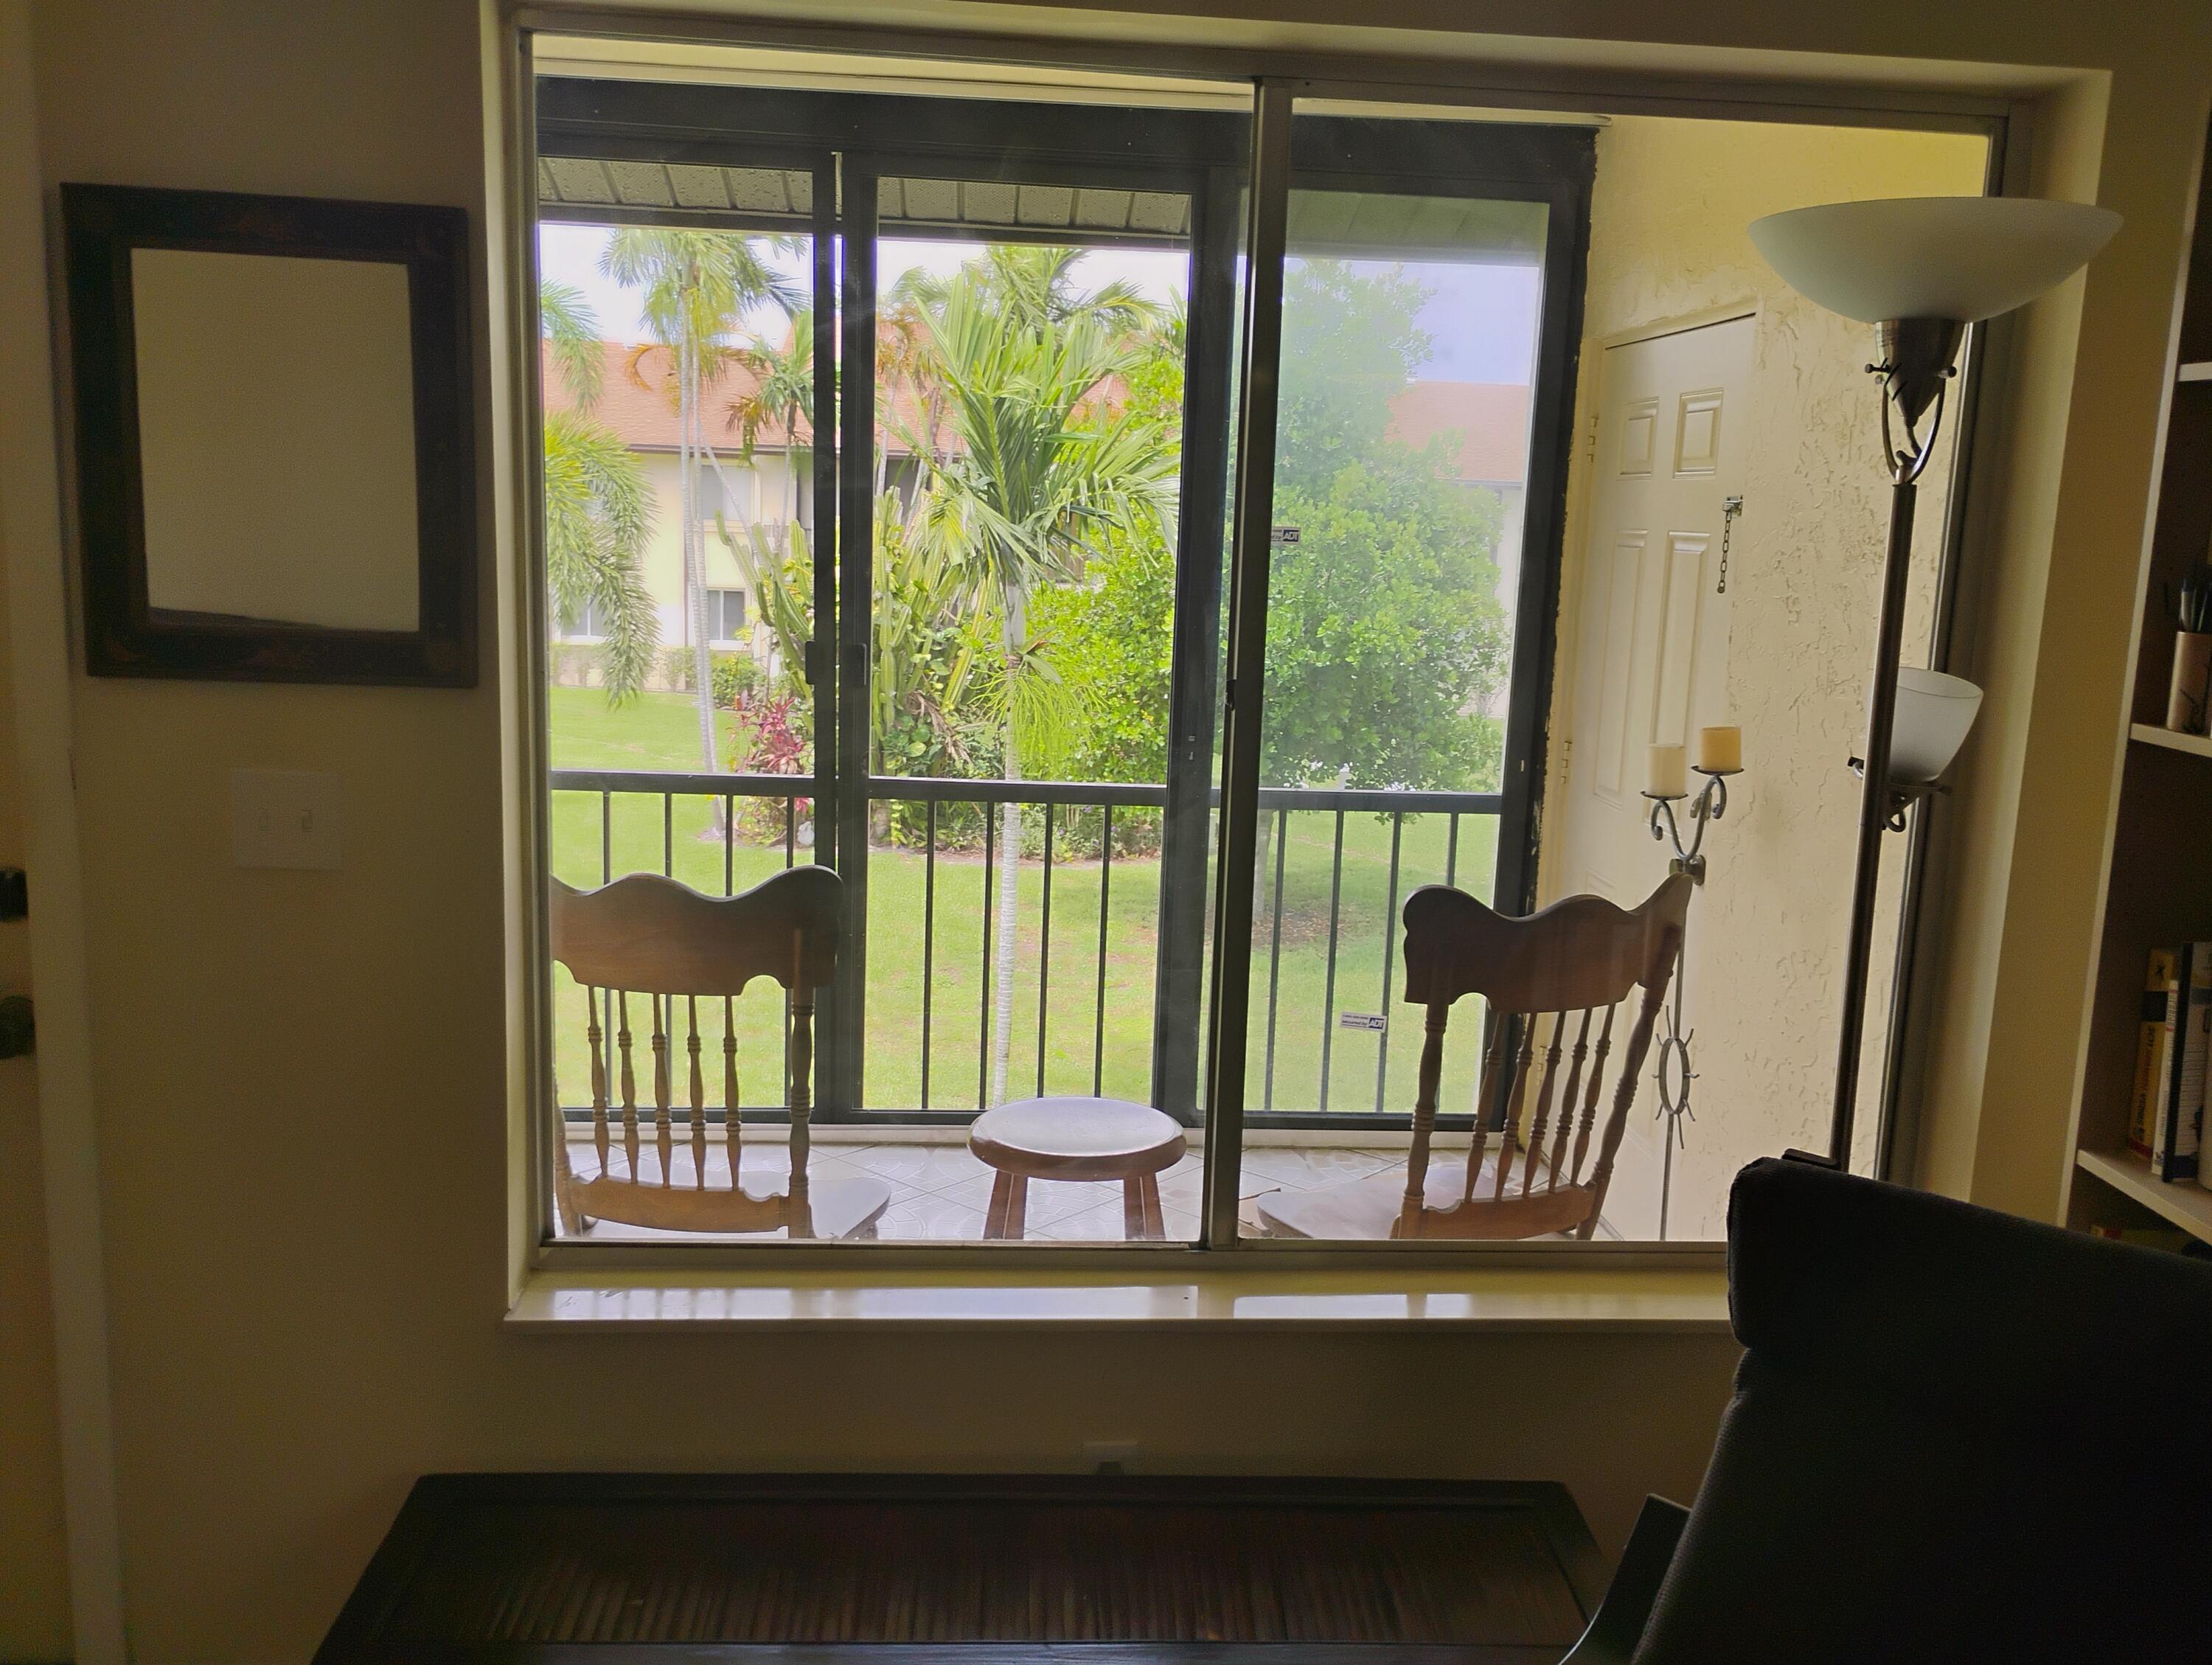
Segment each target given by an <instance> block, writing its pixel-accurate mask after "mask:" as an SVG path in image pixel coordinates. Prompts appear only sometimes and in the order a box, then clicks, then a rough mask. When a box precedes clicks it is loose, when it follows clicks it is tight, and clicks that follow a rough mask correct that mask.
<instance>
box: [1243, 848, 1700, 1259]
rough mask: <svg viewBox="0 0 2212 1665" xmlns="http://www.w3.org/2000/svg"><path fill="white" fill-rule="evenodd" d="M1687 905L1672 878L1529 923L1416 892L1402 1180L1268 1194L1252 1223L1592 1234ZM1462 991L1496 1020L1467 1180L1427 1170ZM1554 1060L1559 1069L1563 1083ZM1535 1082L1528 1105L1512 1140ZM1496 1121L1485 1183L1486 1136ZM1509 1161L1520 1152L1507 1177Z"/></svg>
mask: <svg viewBox="0 0 2212 1665" xmlns="http://www.w3.org/2000/svg"><path fill="white" fill-rule="evenodd" d="M1689 905H1690V881H1689V879H1688V878H1686V876H1684V875H1682V874H1680V873H1676V874H1673V875H1671V876H1669V877H1668V878H1667V879H1666V880H1665V881H1664V882H1663V883H1662V884H1660V886H1659V888H1658V889H1657V890H1654V891H1653V892H1652V893H1651V895H1650V896H1649V897H1648V898H1646V899H1645V901H1644V904H1643V906H1641V907H1640V908H1636V909H1635V910H1634V911H1633V912H1628V911H1624V910H1623V909H1621V908H1617V907H1615V906H1614V905H1613V903H1612V902H1607V900H1606V899H1605V898H1604V897H1602V896H1569V897H1567V898H1565V900H1564V901H1560V902H1553V904H1552V905H1551V906H1550V907H1549V908H1544V909H1542V910H1541V911H1540V912H1538V913H1534V914H1532V915H1529V916H1528V918H1526V919H1507V918H1505V917H1504V916H1503V915H1498V914H1494V913H1492V911H1491V910H1490V909H1489V908H1486V907H1484V906H1483V905H1482V903H1480V902H1477V901H1476V900H1475V899H1474V897H1473V896H1468V895H1467V894H1466V893H1465V892H1464V891H1461V890H1449V889H1447V888H1446V887H1445V886H1443V885H1441V884H1431V885H1428V886H1426V887H1425V888H1424V889H1421V890H1416V891H1414V892H1413V895H1412V896H1408V897H1407V899H1406V909H1405V915H1404V919H1405V926H1406V999H1407V1001H1409V1002H1411V1003H1413V1004H1414V1005H1419V1006H1427V1007H1428V1023H1427V1033H1426V1037H1425V1041H1424V1043H1423V1045H1422V1048H1421V1067H1420V1076H1419V1097H1417V1098H1416V1100H1415V1101H1414V1104H1413V1144H1412V1147H1411V1148H1410V1149H1409V1150H1408V1151H1407V1156H1406V1178H1405V1183H1404V1185H1403V1186H1402V1187H1401V1186H1399V1185H1398V1184H1397V1183H1396V1180H1395V1176H1391V1175H1387V1174H1385V1175H1377V1176H1375V1177H1373V1178H1371V1179H1366V1180H1362V1181H1359V1182H1357V1183H1356V1184H1352V1185H1342V1186H1333V1187H1330V1188H1327V1189H1325V1190H1319V1191H1307V1192H1272V1193H1269V1194H1267V1195H1265V1196H1262V1197H1261V1198H1260V1199H1258V1202H1257V1212H1258V1214H1259V1218H1260V1222H1261V1227H1262V1229H1263V1230H1265V1231H1268V1232H1271V1233H1273V1234H1274V1235H1277V1236H1282V1237H1330V1238H1341V1237H1354V1238H1374V1237H1439V1238H1447V1237H1488V1238H1498V1237H1543V1236H1545V1235H1547V1234H1549V1233H1553V1232H1565V1231H1572V1232H1574V1233H1576V1234H1577V1236H1579V1237H1585V1238H1587V1237H1589V1236H1590V1235H1591V1234H1592V1233H1593V1232H1595V1231H1596V1230H1597V1222H1598V1215H1599V1212H1600V1211H1601V1210H1602V1208H1603V1207H1604V1206H1605V1193H1606V1188H1607V1185H1608V1184H1610V1183H1611V1182H1612V1179H1613V1158H1614V1157H1615V1156H1616V1155H1617V1154H1618V1153H1619V1152H1620V1139H1621V1135H1622V1133H1625V1132H1626V1129H1627V1127H1628V1111H1629V1107H1630V1106H1631V1105H1632V1103H1634V1102H1635V1099H1636V1091H1637V1086H1638V1077H1639V1076H1640V1075H1641V1073H1643V1068H1644V1055H1645V1054H1646V1053H1647V1052H1648V1051H1649V1050H1650V1045H1651V1030H1652V1026H1653V1024H1654V1023H1655V1022H1656V1020H1657V1018H1658V1016H1659V1007H1660V1005H1661V1003H1662V1000H1664V999H1665V997H1666V993H1667V980H1668V977H1669V976H1670V975H1672V974H1673V972H1674V962H1675V960H1676V958H1677V957H1678V956H1679V955H1680V951H1681V945H1682V924H1683V919H1684V916H1685V915H1686V913H1687V911H1688V908H1689ZM1639 986H1640V987H1642V989H1643V995H1642V998H1641V999H1640V1000H1638V1002H1637V1006H1636V1011H1635V1015H1634V1017H1633V1018H1632V1020H1631V1026H1630V1029H1629V1034H1628V1041H1627V1046H1626V1050H1625V1051H1624V1052H1623V1054H1622V1055H1621V1059H1620V1074H1619V1076H1618V1078H1617V1079H1616V1081H1615V1084H1614V1086H1613V1102H1612V1107H1611V1109H1609V1110H1608V1111H1607V1115H1606V1118H1605V1123H1604V1127H1603V1128H1602V1130H1601V1131H1599V1132H1598V1137H1597V1151H1596V1156H1595V1161H1591V1160H1590V1142H1591V1134H1592V1132H1593V1130H1594V1129H1596V1128H1597V1110H1598V1100H1599V1097H1600V1095H1601V1093H1602V1092H1603V1091H1604V1079H1605V1066H1606V1061H1607V1057H1608V1056H1609V1055H1610V1054H1611V1053H1612V1051H1613V1023H1614V1016H1615V1012H1616V1010H1617V1008H1619V1007H1620V1005H1621V1003H1622V1002H1623V1001H1625V1000H1626V999H1627V998H1628V996H1629V994H1630V992H1631V991H1632V990H1634V989H1636V988H1637V987H1639ZM1462 994H1480V995H1482V996H1483V997H1484V998H1485V999H1486V1000H1488V1001H1489V1002H1490V1004H1491V1006H1492V1008H1493V1010H1495V1011H1496V1012H1497V1013H1498V1022H1497V1024H1495V1025H1494V1029H1493V1034H1492V1041H1491V1047H1490V1055H1489V1057H1488V1058H1487V1060H1485V1062H1484V1065H1483V1072H1482V1091H1481V1096H1480V1099H1479V1100H1478V1101H1477V1109H1476V1115H1475V1130H1474V1142H1473V1144H1472V1145H1470V1147H1469V1149H1468V1160H1467V1170H1466V1174H1465V1176H1464V1178H1463V1179H1462V1176H1458V1175H1455V1174H1450V1173H1446V1172H1441V1171H1440V1172H1438V1173H1437V1174H1434V1175H1431V1173H1430V1172H1429V1141H1430V1138H1431V1134H1432V1133H1434V1131H1435V1128H1436V1121H1437V1080H1438V1079H1439V1078H1440V1077H1441V1076H1442V1075H1443V1060H1444V1026H1445V1024H1446V1022H1447V1020H1448V1019H1449V1018H1450V1015H1451V1008H1452V1002H1453V1001H1455V1000H1458V999H1459V997H1460V996H1461V995H1462ZM1547 1018H1549V1020H1550V1021H1549V1023H1548V1024H1547V1022H1546V1019H1547ZM1516 1052H1517V1056H1516ZM1562 1056H1564V1057H1565V1058H1566V1060H1567V1070H1566V1077H1565V1082H1564V1084H1563V1083H1562V1082H1561V1080H1560V1074H1559V1061H1560V1059H1561V1058H1562ZM1508 1058H1514V1059H1515V1063H1516V1067H1515V1068H1514V1069H1513V1071H1512V1072H1511V1080H1512V1086H1511V1089H1510V1091H1508V1092H1507V1094H1506V1096H1505V1108H1504V1115H1503V1117H1502V1118H1501V1117H1500V1116H1499V1115H1498V1091H1499V1087H1498V1084H1499V1081H1500V1079H1501V1078H1503V1077H1504V1075H1505V1073H1506V1071H1505V1061H1506V1060H1507V1059H1508ZM1532 1082H1533V1089H1534V1090H1533V1097H1534V1110H1533V1112H1532V1113H1530V1115H1529V1116H1528V1139H1527V1142H1526V1144H1525V1145H1523V1144H1522V1118H1523V1112H1524V1110H1527V1109H1528V1106H1529V1103H1530V1100H1531V1096H1532V1095H1531V1089H1532ZM1555 1111H1556V1114H1557V1117H1558V1120H1557V1123H1556V1125H1555V1124H1554V1122H1553V1115H1554V1113H1555ZM1499 1121H1502V1124H1503V1125H1502V1127H1500V1128H1499V1131H1498V1134H1497V1137H1498V1141H1499V1142H1498V1151H1497V1155H1496V1158H1495V1161H1494V1164H1493V1165H1492V1168H1491V1169H1490V1170H1489V1174H1488V1182H1487V1183H1486V1184H1485V1183H1484V1179H1485V1169H1484V1163H1485V1159H1486V1157H1487V1156H1488V1154H1489V1152H1490V1144H1491V1139H1492V1124H1493V1123H1497V1122H1499ZM1547 1141H1548V1143H1547ZM1516 1152H1522V1153H1523V1159H1522V1161H1521V1162H1520V1164H1519V1166H1520V1170H1521V1171H1520V1176H1519V1178H1518V1180H1517V1181H1516V1180H1515V1178H1514V1176H1513V1170H1514V1167H1515V1165H1516V1164H1515V1157H1516ZM1586 1164H1587V1167H1588V1177H1587V1178H1585V1177H1584V1170H1585V1165H1586ZM1479 1193H1481V1194H1479Z"/></svg>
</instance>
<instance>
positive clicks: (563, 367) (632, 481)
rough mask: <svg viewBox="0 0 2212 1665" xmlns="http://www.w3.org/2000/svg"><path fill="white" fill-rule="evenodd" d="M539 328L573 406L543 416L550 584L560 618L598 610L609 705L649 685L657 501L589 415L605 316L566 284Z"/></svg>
mask: <svg viewBox="0 0 2212 1665" xmlns="http://www.w3.org/2000/svg"><path fill="white" fill-rule="evenodd" d="M538 319H539V328H540V330H541V331H543V333H544V338H545V340H546V342H547V343H549V344H550V347H551V349H552V353H553V362H554V364H555V366H556V368H557V369H558V370H559V371H560V373H561V379H562V382H563V384H565V385H566V386H567V387H568V393H569V397H570V398H573V399H574V401H575V409H574V410H556V411H553V412H550V414H549V415H548V416H546V418H545V478H544V489H545V580H546V586H547V589H548V592H549V595H550V603H551V612H552V615H553V617H556V618H559V617H564V616H565V617H575V616H576V615H577V614H579V613H580V612H582V611H584V609H585V608H586V606H587V605H589V606H592V607H594V608H595V609H596V610H597V611H598V613H599V619H600V622H601V632H602V635H603V636H604V639H605V647H604V649H603V657H602V661H601V665H600V675H601V679H602V680H603V681H604V682H605V685H606V690H607V700H608V702H609V703H611V704H620V703H621V702H623V701H625V700H628V699H629V698H631V697H632V696H635V694H636V693H637V692H638V690H640V689H641V688H642V687H643V686H644V684H645V678H646V677H647V674H648V673H649V672H650V671H651V670H652V668H653V654H654V653H655V652H656V651H657V650H658V648H659V645H660V626H659V617H657V615H656V614H655V613H654V611H653V598H652V596H651V594H650V593H649V592H647V589H646V587H645V582H644V580H643V579H642V578H641V576H640V574H639V572H638V560H639V556H640V555H641V553H642V551H643V550H644V547H645V539H646V534H647V532H649V531H651V529H652V526H653V497H652V494H651V493H650V492H649V491H648V490H647V488H646V483H645V475H644V471H642V470H641V468H640V467H639V466H638V461H637V458H636V455H635V453H632V452H631V451H630V449H629V447H627V446H625V445H623V442H622V441H620V440H618V439H617V438H616V437H615V435H614V434H612V433H611V432H610V431H609V430H608V429H607V428H605V426H604V425H603V424H601V423H599V422H593V421H592V420H591V418H590V416H588V414H586V413H587V412H588V411H589V410H590V409H591V407H592V404H593V403H594V402H595V401H596V400H597V399H598V398H599V392H600V371H601V366H600V350H601V349H600V345H599V320H598V319H596V318H594V317H593V316H592V309H591V307H589V306H587V305H586V303H585V301H584V298H583V296H582V295H580V293H578V292H577V290H576V289H574V288H573V287H571V286H570V285H568V284H566V283H547V284H545V285H544V288H543V289H541V290H540V292H539V296H538Z"/></svg>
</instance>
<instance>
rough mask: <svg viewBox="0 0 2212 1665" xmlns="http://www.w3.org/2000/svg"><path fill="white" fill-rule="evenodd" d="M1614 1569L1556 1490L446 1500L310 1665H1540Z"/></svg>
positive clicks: (393, 1549)
mask: <svg viewBox="0 0 2212 1665" xmlns="http://www.w3.org/2000/svg"><path fill="white" fill-rule="evenodd" d="M1604 1577H1605V1573H1604V1568H1603V1566H1602V1565H1601V1562H1600V1559H1599V1556H1598V1553H1597V1550H1596V1547H1595V1544H1594V1543H1593V1542H1592V1540H1591V1539H1590V1535H1589V1529H1588V1528H1587V1527H1586V1526H1584V1524H1583V1519H1582V1516H1581V1515H1580V1513H1579V1512H1578V1511H1577V1510H1576V1508H1575V1505H1574V1502H1573V1500H1572V1499H1571V1498H1570V1497H1569V1496H1568V1495H1567V1492H1566V1490H1565V1487H1563V1486H1558V1485H1554V1484H1550V1483H1547V1482H1510V1483H1490V1482H1474V1481H1393V1480H1247V1479H1210V1478H1188V1477H1185V1478H1175V1479H1152V1478H1144V1479H1139V1478H1135V1477H1122V1476H1063V1475H1052V1476H915V1475H788V1474H749V1475H635V1474H542V1475H532V1474H434V1475H429V1476H426V1477H425V1478H424V1479H422V1480H419V1481H417V1482H416V1486H415V1488H414V1490H413V1492H411V1493H410V1495H409V1497H408V1499H407V1502H406V1504H405V1505H404V1507H403V1508H402V1509H401V1510H400V1512H399V1516H398V1519H397V1520H396V1521H395V1522H393V1524H392V1529H391V1531H390V1532H389V1533H388V1534H386V1538H385V1540H384V1543H383V1545H382V1546H381V1547H380V1548H379V1549H378V1551H377V1553H376V1554H375V1556H374V1559H372V1560H371V1562H370V1563H369V1565H368V1571H366V1572H364V1573H363V1574H362V1579H361V1582H360V1583H359V1584H358V1585H357V1586H356V1589H355V1590H354V1593H353V1595H352V1596H351V1597H350V1598H349V1600H348V1601H347V1602H346V1605H345V1607H344V1609H343V1612H342V1613H340V1614H339V1616H338V1619H337V1623H336V1624H335V1625H334V1626H332V1627H331V1632H330V1635H329V1636H328V1637H327V1638H325V1640H324V1643H323V1645H322V1648H321V1650H319V1652H318V1653H317V1655H316V1661H317V1665H355V1662H371V1661H374V1662H378V1665H398V1662H400V1661H406V1662H410V1665H494V1662H498V1665H585V1662H586V1661H588V1662H589V1665H647V1662H670V1661H678V1660H692V1661H707V1660H713V1661H717V1662H732V1665H735V1662H742V1665H1017V1662H1022V1665H1027V1662H1052V1665H1287V1662H1289V1661H1291V1660H1296V1661H1298V1662H1311V1665H1504V1662H1516V1665H1528V1662H1536V1661H1545V1662H1549V1661H1555V1660H1557V1659H1558V1658H1559V1656H1560V1655H1561V1654H1562V1653H1564V1652H1565V1650H1566V1649H1567V1648H1568V1647H1569V1646H1570V1645H1571V1644H1572V1643H1573V1642H1574V1640H1575V1638H1577V1636H1578V1635H1579V1634H1580V1633H1581V1632H1582V1630H1583V1626H1584V1625H1585V1624H1586V1623H1587V1622H1588V1619H1589V1614H1590V1613H1592V1612H1593V1611H1594V1610H1595V1607H1596V1606H1597V1602H1598V1599H1599V1597H1600V1595H1601V1593H1602V1588H1603V1583H1604Z"/></svg>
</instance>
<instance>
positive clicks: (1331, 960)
mask: <svg viewBox="0 0 2212 1665" xmlns="http://www.w3.org/2000/svg"><path fill="white" fill-rule="evenodd" d="M1343 897H1344V811H1342V810H1339V811H1337V812H1336V848H1335V849H1334V851H1333V852H1332V853H1331V854H1330V856H1329V859H1328V962H1327V969H1326V970H1325V971H1324V972H1323V973H1322V978H1323V981H1322V997H1321V1103H1319V1104H1318V1105H1316V1107H1315V1108H1316V1109H1321V1110H1327V1109H1328V1055H1329V1050H1330V1048H1332V1047H1333V1046H1334V1044H1335V1042H1336V922H1337V904H1338V903H1339V902H1340V901H1342V900H1343Z"/></svg>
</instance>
